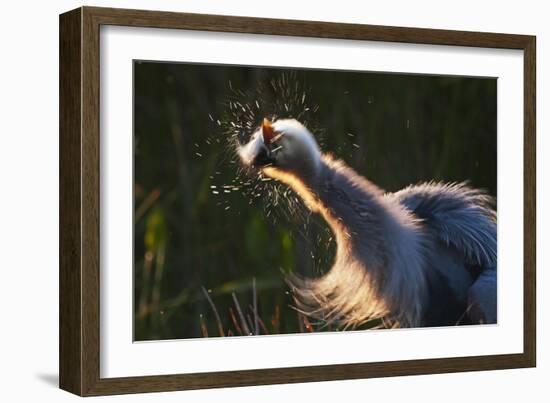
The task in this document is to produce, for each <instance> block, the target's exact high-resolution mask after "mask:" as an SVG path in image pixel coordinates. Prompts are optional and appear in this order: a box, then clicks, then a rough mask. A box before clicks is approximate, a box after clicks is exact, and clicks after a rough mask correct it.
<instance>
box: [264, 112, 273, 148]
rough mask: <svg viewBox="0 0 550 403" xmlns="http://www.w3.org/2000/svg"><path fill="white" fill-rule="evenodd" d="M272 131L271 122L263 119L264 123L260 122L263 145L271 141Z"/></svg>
mask: <svg viewBox="0 0 550 403" xmlns="http://www.w3.org/2000/svg"><path fill="white" fill-rule="evenodd" d="M273 135H274V130H273V126H272V125H271V122H270V121H269V120H268V119H266V118H264V121H263V122H262V136H263V138H264V144H270V143H271V139H273Z"/></svg>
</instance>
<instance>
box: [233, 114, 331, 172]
mask: <svg viewBox="0 0 550 403" xmlns="http://www.w3.org/2000/svg"><path fill="white" fill-rule="evenodd" d="M238 153H239V156H240V158H241V161H242V163H243V164H244V165H245V166H248V167H252V168H256V169H261V170H262V171H263V172H265V173H266V174H267V175H269V176H274V175H272V174H274V173H275V172H279V173H285V174H291V175H294V176H296V177H298V178H300V179H307V178H310V177H315V175H317V173H318V170H319V165H320V161H321V152H320V150H319V146H318V145H317V142H316V141H315V137H313V134H311V132H310V131H309V130H308V129H307V128H306V127H304V125H302V124H301V123H300V122H298V121H297V120H295V119H279V120H276V121H274V122H271V121H270V120H268V119H264V120H263V122H262V124H261V126H260V127H259V128H258V129H257V130H256V131H255V132H254V133H253V134H252V136H251V138H250V140H249V142H248V143H246V144H244V145H241V146H239V150H238Z"/></svg>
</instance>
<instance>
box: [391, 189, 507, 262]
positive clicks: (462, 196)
mask: <svg viewBox="0 0 550 403" xmlns="http://www.w3.org/2000/svg"><path fill="white" fill-rule="evenodd" d="M393 195H394V197H397V199H398V200H399V201H400V202H401V203H402V204H403V205H405V206H406V207H407V208H408V209H409V210H411V211H413V212H414V214H415V215H416V216H417V217H418V218H420V219H422V220H423V221H424V222H425V223H426V225H427V226H428V228H429V230H430V231H432V232H433V233H434V234H435V236H436V237H437V238H439V239H440V240H441V241H443V242H444V243H445V244H447V245H451V246H453V247H454V248H456V249H457V250H458V251H459V253H461V254H463V256H464V259H465V262H466V263H467V264H470V265H476V266H480V268H489V267H493V268H495V267H496V258H497V224H496V213H495V211H494V210H493V208H492V207H491V205H492V204H493V199H492V197H491V196H489V195H487V194H486V193H484V192H483V191H481V190H477V189H473V188H471V187H469V186H468V185H467V184H465V183H450V184H441V183H433V182H431V183H425V184H421V185H415V186H409V187H407V188H405V189H403V190H401V191H399V192H397V193H394V194H393Z"/></svg>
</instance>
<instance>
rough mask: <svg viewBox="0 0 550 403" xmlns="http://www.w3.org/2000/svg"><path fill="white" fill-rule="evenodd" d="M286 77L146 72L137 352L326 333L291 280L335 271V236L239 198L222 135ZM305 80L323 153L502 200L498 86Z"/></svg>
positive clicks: (377, 171) (138, 157)
mask: <svg viewBox="0 0 550 403" xmlns="http://www.w3.org/2000/svg"><path fill="white" fill-rule="evenodd" d="M283 72H284V70H281V69H271V68H248V67H237V66H213V65H188V64H175V63H156V62H140V61H136V62H135V65H134V84H135V86H134V136H135V138H134V148H135V159H134V218H135V224H134V225H135V229H134V263H135V265H134V273H135V278H134V309H135V320H134V337H135V340H159V339H175V338H191V337H203V336H206V335H209V336H218V335H220V333H222V332H223V334H225V335H227V334H241V333H246V332H245V331H244V329H242V327H243V322H244V324H248V325H249V327H250V328H251V329H248V330H249V332H252V333H254V332H259V333H262V334H263V333H267V332H268V333H291V332H303V331H311V330H312V329H311V327H310V324H309V323H308V321H307V319H305V318H303V317H300V316H299V315H297V313H296V312H295V311H294V310H293V309H291V308H290V307H289V305H291V304H292V300H291V296H290V295H289V294H288V290H287V286H286V284H285V283H284V279H283V275H282V273H281V272H292V271H297V272H299V273H302V274H306V275H319V274H320V273H322V272H323V271H325V270H327V269H328V268H329V264H330V260H331V255H332V253H333V249H332V248H331V247H328V248H327V246H326V242H327V240H328V239H330V238H328V237H329V236H330V234H329V233H328V232H327V229H326V227H325V226H324V223H322V222H320V220H318V219H316V218H315V217H313V218H312V219H311V223H309V224H308V225H307V226H306V225H302V223H301V222H300V219H299V217H298V218H296V217H293V215H292V214H291V215H283V214H279V215H277V214H276V212H275V213H274V215H273V217H266V210H265V209H263V208H262V203H263V201H262V199H261V198H260V199H254V200H251V198H250V197H249V196H248V195H246V194H243V193H242V192H239V191H233V190H234V189H232V188H231V186H234V184H235V177H236V172H237V166H236V165H235V164H234V162H233V160H234V158H233V155H232V151H231V150H230V149H229V148H228V142H227V141H226V140H227V139H225V138H224V135H223V132H222V130H221V128H220V125H219V124H218V122H217V121H218V120H219V119H223V116H224V114H226V112H227V101H228V99H229V98H230V97H231V96H232V94H234V92H233V90H234V89H241V90H243V91H249V92H250V91H252V93H253V92H254V91H255V89H256V88H257V87H258V85H259V84H260V83H266V82H269V81H270V80H272V79H273V78H276V77H280V76H281V74H283ZM286 73H288V71H287V72H286ZM286 73H285V74H286ZM292 77H293V80H298V81H299V82H300V84H301V85H304V86H306V87H307V88H308V90H307V96H308V99H309V102H314V103H315V105H316V106H318V108H317V107H316V108H315V109H316V112H315V114H314V119H315V124H316V125H317V127H320V128H323V131H322V133H321V135H320V136H321V139H320V143H321V145H322V148H323V150H324V151H329V152H332V153H333V154H335V155H336V156H337V157H340V158H343V159H344V160H345V161H346V162H347V163H348V164H349V165H351V166H352V167H353V168H355V169H356V170H357V171H358V172H359V173H361V174H363V175H365V176H367V177H368V178H369V179H371V180H372V181H373V182H375V183H377V184H378V185H379V186H380V187H382V188H384V189H386V190H388V191H395V190H398V189H400V188H402V187H404V186H406V185H408V184H410V183H416V182H419V181H427V180H442V181H464V180H469V181H470V183H471V184H472V185H473V186H475V187H481V188H484V189H487V190H488V191H489V192H490V193H491V194H493V195H494V196H496V186H497V183H496V169H497V155H496V140H497V138H496V91H497V83H496V79H485V78H465V77H446V76H420V75H402V74H378V73H376V74H375V73H361V72H333V71H317V70H300V71H297V72H295V74H294V75H293V76H292ZM247 101H248V102H254V100H247ZM225 123H226V124H227V123H230V122H225ZM255 123H256V124H259V123H260V121H258V122H255ZM222 126H223V125H222ZM224 185H227V188H224V187H223V186H224ZM213 189H216V190H213ZM254 296H255V297H254ZM239 310H241V312H239ZM241 314H242V316H241ZM259 322H261V323H259ZM239 327H240V328H241V329H238V328H239ZM325 330H330V328H329V329H325Z"/></svg>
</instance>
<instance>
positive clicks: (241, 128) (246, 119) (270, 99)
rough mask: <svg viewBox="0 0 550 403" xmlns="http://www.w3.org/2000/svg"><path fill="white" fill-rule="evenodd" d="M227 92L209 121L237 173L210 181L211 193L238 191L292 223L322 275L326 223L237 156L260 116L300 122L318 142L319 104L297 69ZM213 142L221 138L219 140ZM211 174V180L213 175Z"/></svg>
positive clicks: (328, 242)
mask: <svg viewBox="0 0 550 403" xmlns="http://www.w3.org/2000/svg"><path fill="white" fill-rule="evenodd" d="M228 92H229V95H228V97H227V99H226V101H225V102H224V106H225V112H224V113H223V114H222V115H221V116H219V117H214V116H210V120H211V121H212V122H213V124H215V125H216V126H217V127H218V130H217V132H218V133H220V134H221V136H220V137H221V139H222V140H221V141H223V142H224V144H225V152H224V153H223V159H224V162H225V163H228V164H230V165H231V167H232V168H234V172H235V178H234V179H232V180H231V183H228V184H227V183H224V184H213V185H211V193H212V194H213V195H216V196H218V197H220V196H223V195H224V194H225V193H234V192H239V193H240V194H241V195H242V197H244V198H246V199H247V200H248V202H249V204H250V205H255V206H258V207H259V208H262V209H263V211H264V216H265V217H266V219H268V220H270V221H271V222H272V223H273V224H274V225H276V224H277V223H289V224H291V225H288V226H287V227H289V228H293V230H292V231H291V233H290V236H291V237H293V238H294V239H297V238H299V241H300V242H301V243H303V244H305V245H306V247H307V249H308V250H309V251H311V252H310V253H309V255H310V256H308V258H310V259H311V267H313V268H314V270H315V271H316V273H317V274H320V273H321V272H323V271H324V270H326V269H328V263H329V261H330V260H331V254H330V253H327V252H326V251H327V250H331V248H332V243H333V242H332V234H331V232H330V230H329V228H328V227H327V226H326V224H325V223H324V222H322V221H321V220H319V219H317V218H316V217H313V216H312V215H311V212H310V211H309V209H307V208H306V207H305V205H304V203H303V201H302V200H301V198H299V197H298V195H296V194H295V193H294V192H293V191H292V190H291V189H290V188H289V187H288V186H285V185H282V184H280V183H279V182H277V181H274V180H272V179H271V178H268V177H265V176H264V175H262V173H261V172H259V171H257V170H251V169H249V168H246V167H243V165H242V164H240V163H239V157H238V155H237V150H238V148H239V146H240V145H241V144H244V143H246V142H248V141H249V140H250V137H251V135H252V134H253V133H254V132H255V131H256V130H257V129H258V127H259V125H260V124H261V122H262V120H263V119H264V118H268V119H269V120H271V121H274V120H277V119H280V118H294V119H296V120H298V121H300V122H302V123H303V124H304V125H305V126H306V127H307V128H308V129H309V130H310V131H311V132H312V133H313V134H314V135H315V137H316V140H317V141H318V143H319V144H320V145H321V146H322V145H323V143H324V131H323V130H322V129H321V128H320V126H319V124H318V121H317V119H316V113H317V111H318V109H319V107H318V106H317V105H315V104H313V103H312V102H311V101H310V92H311V90H310V89H309V88H308V87H307V86H306V85H305V84H304V83H303V80H300V79H299V77H298V73H297V72H295V71H287V72H283V73H281V74H279V75H277V76H275V77H270V78H269V79H267V80H263V81H260V82H258V83H256V85H255V86H254V88H253V89H251V90H242V89H238V88H234V87H233V84H232V83H231V82H229V83H228ZM213 141H218V142H219V139H215V140H213ZM211 179H212V181H213V183H215V177H214V178H211ZM220 205H221V206H222V207H223V208H224V209H225V210H230V209H231V205H230V203H229V202H228V201H227V200H225V201H224V202H223V203H220ZM299 269H300V268H298V270H299Z"/></svg>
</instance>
